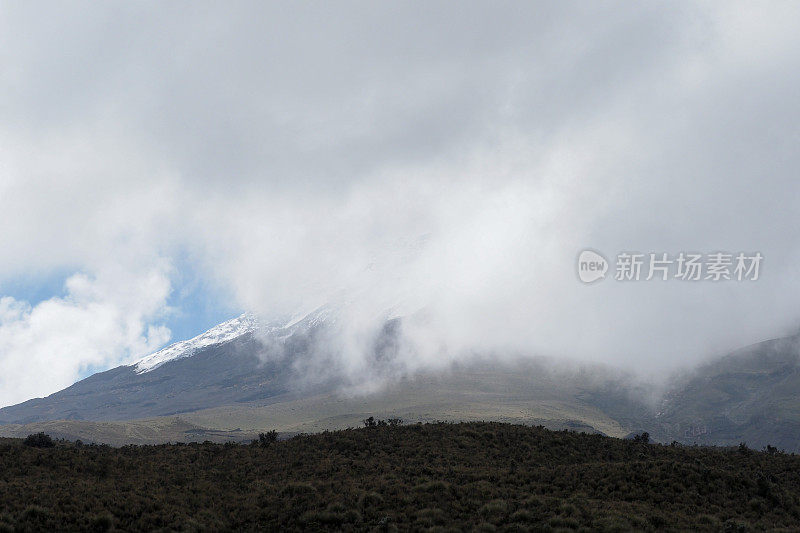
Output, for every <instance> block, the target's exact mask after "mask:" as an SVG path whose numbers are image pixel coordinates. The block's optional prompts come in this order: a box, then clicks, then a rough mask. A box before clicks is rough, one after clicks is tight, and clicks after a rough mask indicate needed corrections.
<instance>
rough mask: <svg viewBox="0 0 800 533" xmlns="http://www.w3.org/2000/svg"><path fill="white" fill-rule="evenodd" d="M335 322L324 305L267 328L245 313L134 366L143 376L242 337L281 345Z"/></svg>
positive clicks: (146, 358)
mask: <svg viewBox="0 0 800 533" xmlns="http://www.w3.org/2000/svg"><path fill="white" fill-rule="evenodd" d="M334 320H335V310H334V308H333V307H331V306H329V305H323V306H321V307H318V308H317V309H314V310H313V311H312V312H310V313H308V314H300V315H299V318H293V319H290V320H288V321H286V320H277V321H272V322H269V323H267V324H264V323H263V322H262V321H260V320H259V319H258V318H257V317H256V316H255V315H253V314H251V313H244V314H242V315H240V316H238V317H236V318H234V319H231V320H228V321H227V322H223V323H222V324H219V325H217V326H214V327H213V328H211V329H209V330H208V331H206V332H205V333H202V334H200V335H198V336H197V337H194V338H192V339H189V340H185V341H181V342H176V343H175V344H171V345H169V346H167V347H166V348H163V349H161V350H159V351H157V352H155V353H153V354H150V355H148V356H145V357H143V358H141V359H139V360H138V361H136V362H135V363H133V365H132V366H133V367H134V370H135V372H136V373H137V374H144V373H145V372H150V371H151V370H155V369H156V368H158V367H160V366H161V365H163V364H164V363H168V362H170V361H175V360H177V359H183V358H185V357H191V356H193V355H194V354H195V353H197V351H198V350H200V349H201V348H205V347H207V346H212V345H214V344H221V343H223V342H227V341H230V340H233V339H235V338H237V337H241V336H242V335H244V334H246V333H257V334H258V335H259V336H260V337H262V338H263V339H267V338H272V339H276V340H278V341H282V340H284V339H286V338H287V337H289V336H291V335H293V334H295V333H298V332H302V331H308V330H310V329H313V328H315V327H319V326H321V325H322V324H324V323H331V322H333V321H334Z"/></svg>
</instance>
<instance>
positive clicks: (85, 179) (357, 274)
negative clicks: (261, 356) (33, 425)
mask: <svg viewBox="0 0 800 533" xmlns="http://www.w3.org/2000/svg"><path fill="white" fill-rule="evenodd" d="M796 11H797V7H796V6H794V5H793V4H776V5H773V6H770V9H768V10H763V9H762V10H758V11H757V12H753V9H752V7H751V6H749V5H748V4H747V3H738V2H726V3H719V4H714V3H709V4H700V5H698V4H691V3H675V4H670V5H664V4H658V3H639V4H636V5H631V4H629V3H605V4H603V5H602V6H601V5H588V4H580V3H574V4H573V3H559V4H549V3H529V4H520V3H499V4H498V3H493V4H492V5H491V6H490V5H488V4H482V3H471V2H467V3H462V4H459V6H458V7H455V6H453V5H452V4H449V3H437V2H426V3H424V4H418V5H416V6H411V5H388V4H383V5H380V4H347V5H344V6H336V7H334V6H330V7H328V6H320V5H314V6H302V5H291V6H288V5H287V6H281V5H271V6H265V5H261V4H258V3H248V2H235V3H232V4H229V5H226V8H225V9H220V8H218V7H216V6H213V5H212V4H203V3H190V4H189V3H187V4H175V5H173V6H156V5H155V4H149V3H146V2H143V3H137V4H127V5H124V6H120V5H116V6H110V5H109V6H96V5H89V4H82V3H75V4H64V3H54V4H50V5H49V8H48V9H42V8H41V7H39V6H34V7H31V6H27V5H23V4H19V5H16V6H9V8H8V9H6V10H4V12H3V13H2V14H0V59H1V60H2V61H3V64H4V68H3V69H2V72H0V96H2V101H3V102H5V103H6V105H4V106H3V107H1V108H0V161H1V162H2V163H0V165H2V173H0V227H2V231H0V258H2V261H0V281H2V280H3V279H10V278H12V277H14V276H19V275H20V273H23V272H31V271H34V272H44V273H47V272H50V271H52V270H54V269H59V270H65V269H66V270H69V271H72V272H82V273H85V275H88V276H89V278H88V279H90V280H99V281H95V282H93V283H101V284H102V287H103V289H102V291H101V294H98V295H94V296H91V297H89V296H85V297H81V298H78V299H76V300H75V302H79V303H75V302H72V301H71V300H70V298H77V296H74V295H73V296H70V297H68V298H55V299H54V300H52V301H51V304H52V305H55V304H58V305H56V307H57V308H58V309H63V312H67V311H70V316H71V317H73V318H70V319H69V321H70V322H69V323H71V324H74V327H73V328H72V330H74V331H75V332H76V333H75V335H78V334H81V335H84V337H85V339H87V340H86V341H85V344H84V345H83V346H82V347H81V350H80V353H82V354H95V355H86V356H84V355H79V354H78V351H72V352H69V353H67V352H59V353H60V355H58V356H55V355H42V356H41V357H42V361H44V360H46V359H47V358H51V359H58V360H59V363H58V365H61V364H63V365H65V366H66V367H68V368H79V367H81V365H84V366H85V365H86V364H97V365H99V366H103V365H106V364H109V365H110V364H115V362H118V361H122V360H124V359H125V358H126V357H128V355H126V354H130V353H133V352H135V351H138V350H139V347H141V346H143V345H149V343H150V342H151V341H150V340H149V339H150V338H151V336H150V335H149V334H148V333H147V328H148V327H151V326H152V327H153V328H158V327H159V326H160V325H162V324H163V323H164V322H163V320H164V319H163V317H164V316H165V314H166V313H168V312H169V309H168V306H167V303H166V302H167V295H168V293H169V287H170V283H171V280H172V279H173V278H174V273H173V272H171V271H170V268H168V267H167V268H165V267H163V266H162V265H169V264H172V263H173V258H174V257H176V256H178V255H181V256H184V255H188V256H189V257H191V258H192V260H193V262H194V265H195V267H196V268H197V269H198V272H200V273H201V275H202V276H204V278H205V279H207V280H209V282H211V283H214V284H216V285H217V286H218V287H220V289H221V290H222V291H224V292H227V293H228V294H230V295H231V299H232V300H234V301H235V302H236V303H237V304H238V305H239V306H240V307H241V308H243V309H251V310H254V311H257V312H259V313H261V314H264V315H267V316H278V315H284V314H293V313H295V312H297V310H298V309H312V308H314V307H315V306H317V305H320V304H322V303H325V302H329V301H335V302H345V303H346V305H345V306H344V307H346V309H347V311H346V313H347V319H348V326H347V328H348V331H343V332H342V334H341V335H342V336H341V338H340V339H339V341H338V346H335V348H336V349H335V350H333V351H334V352H335V353H336V354H337V355H336V357H337V358H338V360H339V363H340V366H341V367H342V368H345V369H350V370H347V372H349V373H350V374H352V375H353V376H354V379H357V377H358V376H359V375H360V372H361V369H363V368H364V367H365V365H367V362H366V361H365V352H364V349H363V346H364V345H365V342H366V341H365V340H364V339H369V338H370V336H371V335H372V333H374V332H375V331H376V329H377V328H379V324H380V319H381V318H382V317H385V316H386V314H387V313H389V314H392V313H395V314H407V315H411V314H414V313H418V314H417V315H416V316H420V317H421V316H424V317H425V320H419V321H415V322H413V323H409V324H408V325H407V330H406V333H407V335H408V337H409V338H408V342H409V345H408V350H406V351H404V352H403V353H404V355H403V359H402V361H401V362H400V364H399V368H400V369H401V371H403V369H405V370H408V371H413V370H414V369H416V368H419V367H421V366H426V365H433V366H436V365H441V364H445V363H446V362H447V361H450V360H452V359H454V358H461V357H465V356H467V354H471V353H475V352H483V353H493V354H499V355H498V356H500V355H502V354H508V353H522V354H539V355H552V356H558V357H573V358H579V359H594V360H599V361H604V362H609V363H613V364H617V365H622V366H625V367H626V368H628V369H631V370H634V371H637V372H644V373H650V372H665V371H669V370H671V369H673V368H675V367H677V366H680V365H688V364H692V363H694V362H696V361H697V360H698V359H700V358H703V357H708V356H709V355H711V354H714V353H720V352H724V351H725V350H727V349H730V348H734V347H736V346H738V345H741V344H747V343H749V342H755V341H758V340H761V339H764V338H768V337H773V336H778V335H783V334H788V333H790V332H793V331H795V330H796V328H797V325H798V318H800V317H799V316H798V313H797V311H796V309H795V305H794V302H795V301H796V299H797V296H798V288H799V287H798V282H797V281H796V276H795V275H794V272H795V265H796V264H797V261H798V260H800V249H798V246H797V244H796V243H797V242H800V240H798V237H800V235H798V232H799V231H800V230H799V229H798V227H797V225H796V224H795V223H794V220H795V218H796V217H795V211H796V201H795V198H796V197H797V195H798V193H800V191H799V190H798V187H800V186H799V185H798V183H797V180H796V177H795V169H796V168H798V163H800V161H798V157H800V156H798V154H800V151H798V150H797V145H798V141H800V133H799V132H798V130H797V127H796V124H798V123H800V121H799V120H798V119H799V118H800V117H799V116H798V114H800V104H798V102H797V99H796V98H795V97H794V95H795V94H797V89H798V85H800V83H799V82H800V79H798V77H799V76H800V74H798V73H800V69H798V68H797V67H798V59H800V57H798V54H800V52H798V51H799V50H800V47H798V46H796V44H797V37H796V35H797V34H798V32H797V31H796V30H797V28H795V23H794V21H796V20H800V19H798V17H797V15H798V13H796ZM587 247H591V248H593V249H597V250H599V251H601V252H603V253H605V254H606V255H607V256H610V257H613V256H614V255H615V254H616V253H618V252H620V251H623V250H638V251H642V252H651V251H652V252H670V253H677V252H679V251H702V252H712V251H716V250H729V251H747V252H752V251H761V252H762V254H764V256H765V262H764V272H763V276H762V279H760V280H759V281H758V282H756V283H752V284H736V283H729V284H720V285H714V284H712V283H698V284H679V283H672V282H668V283H644V282H642V283H633V284H627V285H626V284H622V283H617V282H613V281H612V280H610V279H609V280H605V281H602V282H598V283H597V284H595V285H592V286H590V287H589V286H584V285H582V284H581V283H580V282H579V281H578V280H577V277H576V275H575V272H574V268H575V266H574V261H575V257H576V255H577V253H578V252H579V251H580V250H582V249H584V248H587ZM154 265H155V266H154ZM153 268H155V270H156V271H157V272H158V273H159V274H158V276H159V277H160V279H161V280H162V282H163V285H162V286H160V287H161V289H163V290H165V291H166V293H167V295H164V294H163V293H162V292H159V291H160V290H161V289H159V290H156V289H153V290H152V293H151V296H147V297H145V296H143V301H142V302H138V303H132V302H131V301H129V300H128V299H127V298H129V295H126V293H118V292H115V291H113V290H111V288H112V287H114V286H116V285H120V286H122V285H125V284H129V283H134V284H136V283H138V281H136V280H142V279H149V278H148V276H149V275H150V272H152V269H153ZM0 286H2V285H0ZM75 290H77V289H75ZM71 291H72V289H71V288H68V289H67V293H68V294H70V295H72V292H71ZM148 292H149V291H144V293H148ZM7 302H8V303H7V304H5V305H7V306H8V308H9V309H23V310H24V309H27V311H16V312H17V313H21V314H19V317H18V318H10V319H9V320H10V321H11V322H10V324H12V325H13V324H28V323H29V322H30V318H29V317H32V316H34V315H36V314H37V312H38V311H39V309H40V307H41V306H42V305H44V304H39V305H37V306H35V307H30V306H29V307H25V303H24V302H18V301H7ZM96 302H102V305H103V306H108V308H110V309H112V310H115V311H113V312H112V313H111V314H112V315H114V313H117V314H124V313H125V312H130V313H131V314H132V315H133V318H131V319H130V320H132V321H133V322H132V323H131V324H133V325H130V324H128V322H127V320H128V319H123V318H117V319H110V320H111V321H112V324H116V325H112V326H108V327H105V329H103V331H104V332H105V333H104V334H97V333H92V331H86V332H82V331H81V328H80V327H78V326H77V325H75V324H77V323H78V322H79V321H80V320H87V321H90V322H96V323H97V324H100V323H102V321H100V322H98V321H97V320H96V319H95V315H93V314H92V312H91V311H90V309H94V307H93V305H94V303H96ZM46 308H47V307H45V308H43V309H46ZM79 311H80V312H79ZM9 312H11V311H9ZM14 316H16V315H14ZM114 316H117V315H114ZM120 316H121V315H120ZM74 317H78V318H74ZM58 320H62V319H60V318H57V317H56V316H55V315H54V318H53V320H52V321H51V322H48V323H49V324H51V325H50V326H48V327H47V328H45V326H44V325H42V326H39V327H41V328H42V329H41V330H40V332H39V333H37V335H36V336H32V337H31V339H34V340H30V343H29V344H24V343H21V341H13V342H11V341H8V343H9V344H8V345H9V346H12V345H13V346H23V347H24V349H25V350H27V351H30V352H32V353H42V354H52V353H56V352H54V351H53V350H49V349H45V348H42V347H43V346H49V345H48V344H46V342H53V343H55V342H56V339H57V338H58V335H62V334H63V328H61V327H60V326H59V325H58ZM63 320H64V321H65V323H67V320H68V319H67V318H64V319H63ZM126 324H128V325H126ZM0 327H2V328H11V326H6V325H2V326H0ZM29 327H32V326H25V327H23V326H14V327H13V328H11V329H14V330H15V331H16V329H20V330H26V328H29ZM87 327H94V326H92V325H90V326H87ZM98 327H99V326H98ZM137 328H138V329H137ZM11 329H9V331H11ZM129 330H136V331H140V333H138V334H130V333H129ZM37 331H38V330H37ZM154 331H156V332H158V331H163V330H160V329H154ZM47 332H52V334H51V333H47ZM126 332H127V333H126ZM9 335H10V334H9ZM36 338H40V339H48V340H47V341H46V342H45V340H41V341H37V340H35V339H36ZM70 338H72V337H70ZM159 338H161V336H160V334H159V333H156V334H154V335H153V336H152V339H154V340H153V341H152V342H155V340H156V339H159ZM137 339H138V340H137ZM142 339H145V340H142ZM40 342H41V344H40ZM71 342H72V341H71ZM21 349H22V348H14V349H13V350H12V349H8V350H10V351H8V352H2V351H0V364H3V363H2V361H5V360H9V361H11V360H12V359H14V358H16V359H14V360H19V358H18V356H12V355H8V354H14V353H21V352H19V350H21ZM98 354H107V355H98ZM96 361H99V362H98V363H95V362H96ZM9 364H10V363H9ZM9 368H11V367H10V366H9ZM13 368H15V369H16V370H14V373H13V374H10V375H13V376H24V375H26V374H25V373H26V372H27V370H26V369H25V368H24V365H23V366H14V367H13ZM65 375H66V376H74V371H72V373H70V371H65ZM11 379H12V378H9V381H11ZM69 379H72V378H71V377H65V378H64V380H62V381H59V382H58V383H62V382H65V381H68V380H69ZM50 386H51V385H50V384H49V383H48V385H47V386H45V385H42V386H41V387H39V389H38V390H40V391H41V392H36V394H39V393H43V392H46V391H48V390H50V389H49V388H48V387H50ZM52 386H60V385H56V383H55V382H53V385H52ZM32 390H33V389H31V391H32ZM31 393H32V392H31ZM22 394H23V393H21V392H20V393H19V394H17V395H16V396H15V401H16V399H22V398H21V395H22ZM26 394H27V392H26Z"/></svg>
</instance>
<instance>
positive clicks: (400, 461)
mask: <svg viewBox="0 0 800 533" xmlns="http://www.w3.org/2000/svg"><path fill="white" fill-rule="evenodd" d="M373 422H374V425H372V424H366V423H365V425H367V427H365V428H361V429H351V430H344V431H335V432H325V433H321V434H316V435H303V436H297V437H294V438H291V439H289V440H284V441H279V440H277V434H274V438H273V434H270V433H265V434H264V437H263V439H261V438H260V439H259V440H258V441H256V443H255V444H256V445H253V446H247V445H232V444H228V445H220V444H212V443H203V444H187V445H181V446H176V445H164V446H126V447H122V448H111V447H108V446H96V445H86V444H84V445H82V446H76V445H74V444H71V443H65V442H63V441H59V442H53V441H52V440H51V443H52V446H51V447H46V448H43V447H41V446H38V445H35V444H32V443H28V439H26V440H25V443H26V444H27V445H24V446H23V445H21V443H22V441H15V442H8V441H5V442H3V443H0V531H40V530H52V531H69V530H81V531H86V530H89V531H113V530H125V531H144V530H147V531H153V530H161V531H170V530H192V531H195V530H212V531H219V530H351V531H394V530H424V529H439V530H443V529H452V530H475V531H496V530H499V531H527V530H532V531H556V530H560V531H569V530H584V531H627V530H659V531H661V530H675V531H685V530H700V531H748V530H764V529H779V528H784V529H785V530H792V529H795V528H796V525H797V524H798V523H799V522H800V475H798V472H800V457H798V456H795V455H791V454H785V453H781V452H779V451H777V450H774V449H772V448H771V447H770V448H768V449H767V450H766V451H765V452H759V451H755V450H750V449H748V448H746V447H743V448H742V449H740V448H732V449H721V448H699V447H690V446H681V445H669V446H662V445H659V444H648V443H647V439H646V438H639V439H637V440H635V441H634V440H619V439H612V438H608V437H603V436H600V435H588V434H578V433H571V432H551V431H548V430H546V429H543V428H536V427H525V426H515V425H506V424H498V423H468V424H426V425H419V424H416V425H405V426H402V425H400V424H399V422H398V423H391V422H386V423H384V424H379V423H378V421H376V420H374V419H373ZM32 437H35V439H33V440H32V442H34V441H35V442H44V441H43V440H42V439H41V437H36V436H32ZM30 438H31V437H29V439H30ZM742 450H746V452H743V451H742Z"/></svg>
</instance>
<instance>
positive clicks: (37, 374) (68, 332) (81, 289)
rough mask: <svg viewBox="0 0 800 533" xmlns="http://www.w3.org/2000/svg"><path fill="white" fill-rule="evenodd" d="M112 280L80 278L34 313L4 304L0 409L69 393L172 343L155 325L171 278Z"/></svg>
mask: <svg viewBox="0 0 800 533" xmlns="http://www.w3.org/2000/svg"><path fill="white" fill-rule="evenodd" d="M107 274H108V273H103V274H101V275H100V277H98V278H93V277H89V276H87V275H85V274H75V275H73V276H71V277H70V278H69V279H67V280H66V282H65V295H64V296H63V297H53V298H51V299H48V300H45V301H43V302H40V303H37V304H36V305H34V306H31V305H29V304H27V303H25V302H20V301H18V300H15V299H14V298H12V297H9V296H6V297H3V298H0V354H2V357H0V405H8V404H11V403H15V402H18V401H21V400H23V399H27V398H30V397H32V396H37V395H41V394H44V393H49V392H53V391H55V390H58V389H61V388H64V387H66V386H68V385H71V384H72V383H74V382H75V381H76V380H77V378H78V377H79V376H80V375H81V373H82V372H85V371H86V370H87V369H91V368H94V369H103V368H107V367H109V366H113V365H117V364H121V363H126V362H129V361H130V358H131V357H132V356H135V355H137V354H142V353H148V352H149V351H152V350H154V349H156V348H158V347H160V346H161V345H163V343H165V342H166V341H167V340H168V339H169V330H167V329H166V328H164V327H158V326H153V325H150V324H151V323H152V321H154V320H157V319H159V318H162V316H161V315H162V314H163V309H164V305H165V300H166V297H167V295H168V294H169V281H168V278H167V277H166V276H165V273H164V272H161V271H159V270H157V269H153V270H152V271H150V272H143V273H141V275H140V276H136V277H131V276H130V274H129V273H126V272H114V273H112V275H110V276H109V275H107Z"/></svg>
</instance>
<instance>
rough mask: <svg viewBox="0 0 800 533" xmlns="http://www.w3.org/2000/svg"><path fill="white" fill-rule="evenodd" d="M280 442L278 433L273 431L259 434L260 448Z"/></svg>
mask: <svg viewBox="0 0 800 533" xmlns="http://www.w3.org/2000/svg"><path fill="white" fill-rule="evenodd" d="M277 441H278V432H277V431H275V430H274V429H273V430H270V431H267V432H266V433H259V434H258V444H259V446H265V447H266V446H269V445H270V444H272V443H273V442H277Z"/></svg>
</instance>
